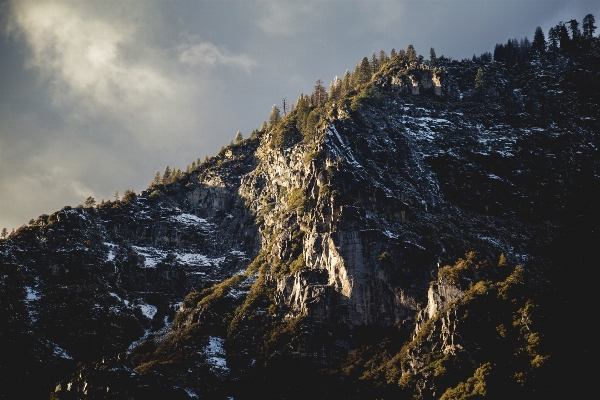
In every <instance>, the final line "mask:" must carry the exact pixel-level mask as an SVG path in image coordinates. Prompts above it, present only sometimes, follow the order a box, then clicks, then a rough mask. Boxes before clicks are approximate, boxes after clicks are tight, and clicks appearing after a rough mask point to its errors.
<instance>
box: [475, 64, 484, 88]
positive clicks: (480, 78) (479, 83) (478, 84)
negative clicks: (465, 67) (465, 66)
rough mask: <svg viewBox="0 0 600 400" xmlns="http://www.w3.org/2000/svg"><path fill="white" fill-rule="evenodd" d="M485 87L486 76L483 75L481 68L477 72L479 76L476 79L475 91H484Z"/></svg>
mask: <svg viewBox="0 0 600 400" xmlns="http://www.w3.org/2000/svg"><path fill="white" fill-rule="evenodd" d="M484 86H485V76H484V74H483V69H481V68H479V69H478V70H477V76H476V77H475V90H478V91H483V88H484Z"/></svg>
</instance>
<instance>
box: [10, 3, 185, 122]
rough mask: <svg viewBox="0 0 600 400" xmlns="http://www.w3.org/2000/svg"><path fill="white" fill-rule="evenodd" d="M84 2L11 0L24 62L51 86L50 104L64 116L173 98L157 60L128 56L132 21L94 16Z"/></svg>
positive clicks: (137, 107)
mask: <svg viewBox="0 0 600 400" xmlns="http://www.w3.org/2000/svg"><path fill="white" fill-rule="evenodd" d="M85 6H86V4H85V3H84V4H83V5H82V4H73V3H67V4H64V3H56V2H31V3H30V2H15V3H13V7H12V9H13V26H14V27H15V28H17V29H18V32H19V34H20V35H21V37H22V38H23V39H24V40H25V42H26V43H27V46H28V49H29V52H30V54H29V58H28V61H27V65H28V67H30V68H33V69H36V70H37V71H39V72H40V75H41V77H42V78H43V79H44V80H45V81H47V82H49V83H50V84H51V85H52V87H53V94H52V100H53V104H54V106H55V107H58V108H61V107H62V108H63V109H69V116H70V117H74V118H78V117H79V118H88V117H94V116H98V115H106V114H108V115H111V116H113V117H115V118H119V117H125V118H128V117H129V115H123V112H122V111H123V110H129V112H128V114H131V113H134V114H135V113H139V112H143V111H144V110H143V108H144V107H146V106H147V105H148V104H150V103H151V102H152V101H154V102H158V101H164V100H169V99H172V98H173V97H174V96H175V91H176V90H177V82H175V81H174V80H173V79H170V78H168V77H166V76H165V75H164V74H162V73H161V72H162V71H161V70H160V68H157V65H156V64H148V63H146V62H145V60H143V59H133V60H132V59H130V58H129V57H128V53H129V50H131V48H133V47H135V46H136V44H135V36H136V29H135V25H133V24H131V25H130V24H126V23H123V22H119V21H118V20H112V21H111V20H108V19H107V18H101V17H98V16H96V17H93V16H91V15H93V13H92V12H90V10H89V9H87V8H86V7H85Z"/></svg>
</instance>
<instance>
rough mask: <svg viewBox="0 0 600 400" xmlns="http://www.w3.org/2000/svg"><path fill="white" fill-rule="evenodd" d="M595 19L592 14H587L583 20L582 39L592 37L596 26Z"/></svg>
mask: <svg viewBox="0 0 600 400" xmlns="http://www.w3.org/2000/svg"><path fill="white" fill-rule="evenodd" d="M595 22H596V19H595V18H594V16H593V15H592V14H588V15H586V16H585V17H584V18H583V21H582V27H583V37H584V38H586V39H590V38H592V37H593V36H594V31H595V30H596V28H597V27H596V26H595V25H594V23H595Z"/></svg>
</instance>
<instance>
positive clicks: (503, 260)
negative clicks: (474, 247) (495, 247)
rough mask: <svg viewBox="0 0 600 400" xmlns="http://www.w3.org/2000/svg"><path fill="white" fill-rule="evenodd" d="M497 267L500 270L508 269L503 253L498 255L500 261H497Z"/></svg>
mask: <svg viewBox="0 0 600 400" xmlns="http://www.w3.org/2000/svg"><path fill="white" fill-rule="evenodd" d="M498 266H499V267H500V268H504V267H508V261H507V260H506V256H505V255H504V253H501V254H500V259H499V260H498Z"/></svg>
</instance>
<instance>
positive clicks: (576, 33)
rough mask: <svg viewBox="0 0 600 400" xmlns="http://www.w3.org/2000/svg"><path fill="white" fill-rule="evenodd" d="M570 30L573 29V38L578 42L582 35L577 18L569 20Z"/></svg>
mask: <svg viewBox="0 0 600 400" xmlns="http://www.w3.org/2000/svg"><path fill="white" fill-rule="evenodd" d="M569 30H570V31H571V40H572V41H573V42H577V41H578V40H579V38H580V37H581V32H580V31H579V22H577V20H576V19H572V20H570V21H569Z"/></svg>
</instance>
